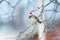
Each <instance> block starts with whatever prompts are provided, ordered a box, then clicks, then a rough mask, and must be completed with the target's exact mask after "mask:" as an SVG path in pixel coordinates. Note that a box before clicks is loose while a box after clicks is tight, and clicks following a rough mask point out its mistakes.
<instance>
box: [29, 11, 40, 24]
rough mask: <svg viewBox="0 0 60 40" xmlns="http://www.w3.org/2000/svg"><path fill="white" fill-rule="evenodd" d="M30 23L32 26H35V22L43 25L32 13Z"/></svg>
mask: <svg viewBox="0 0 60 40" xmlns="http://www.w3.org/2000/svg"><path fill="white" fill-rule="evenodd" d="M29 22H30V23H31V24H33V23H35V22H38V23H41V21H40V20H39V19H38V18H37V17H36V16H35V15H33V13H32V12H30V13H29Z"/></svg>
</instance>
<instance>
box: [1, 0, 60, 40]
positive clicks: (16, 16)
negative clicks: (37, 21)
mask: <svg viewBox="0 0 60 40" xmlns="http://www.w3.org/2000/svg"><path fill="white" fill-rule="evenodd" d="M50 1H51V0H44V5H46V4H47V3H49V2H50ZM57 1H58V2H59V3H60V1H59V0H57ZM37 3H38V0H0V24H2V22H3V23H9V22H11V21H13V23H15V25H14V26H9V25H8V26H7V25H3V26H2V25H1V26H0V39H1V38H7V37H8V38H10V37H11V38H12V37H15V36H17V35H18V34H19V32H20V31H22V30H24V29H26V28H27V27H29V25H30V24H29V18H28V17H29V12H30V11H31V10H36V9H38V8H37V7H38V5H37ZM53 8H54V2H52V3H51V4H49V5H48V6H47V7H45V8H44V10H45V11H44V13H45V17H46V19H47V20H50V21H51V20H52V19H53V18H54V16H55V19H54V20H55V21H56V20H57V19H59V16H60V12H55V11H49V10H53ZM57 10H58V11H60V5H59V6H58V8H57ZM55 13H56V14H55ZM33 14H34V15H36V16H39V14H40V11H39V10H36V11H34V12H33ZM51 15H52V16H51ZM50 17H51V18H52V19H50ZM33 28H34V27H31V28H30V29H29V30H27V32H26V33H29V32H30V31H31V30H32V29H33ZM26 33H25V34H26Z"/></svg>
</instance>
